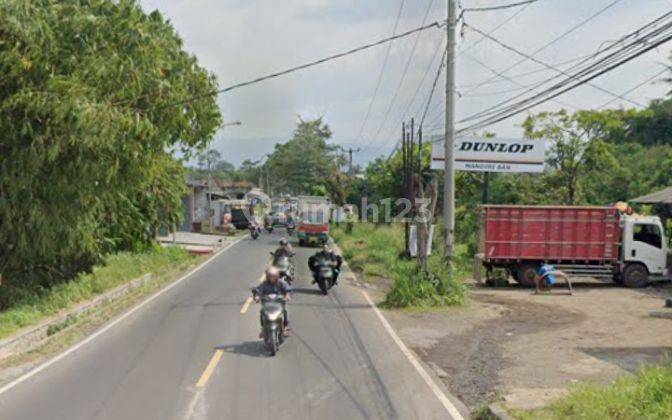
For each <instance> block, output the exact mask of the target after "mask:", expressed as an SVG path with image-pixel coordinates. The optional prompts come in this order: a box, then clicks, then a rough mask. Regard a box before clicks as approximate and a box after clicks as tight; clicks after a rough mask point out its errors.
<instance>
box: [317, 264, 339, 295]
mask: <svg viewBox="0 0 672 420" xmlns="http://www.w3.org/2000/svg"><path fill="white" fill-rule="evenodd" d="M315 270H316V271H317V286H318V287H319V288H320V290H321V291H322V294H323V295H326V294H328V293H329V289H331V288H332V287H334V277H335V274H336V273H335V272H334V263H333V262H331V261H329V260H327V259H326V258H320V259H319V260H318V261H317V264H316V265H315Z"/></svg>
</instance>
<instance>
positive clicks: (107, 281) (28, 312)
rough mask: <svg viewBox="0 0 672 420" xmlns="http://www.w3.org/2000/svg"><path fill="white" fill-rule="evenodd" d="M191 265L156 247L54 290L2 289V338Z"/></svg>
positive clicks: (108, 261)
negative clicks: (133, 283)
mask: <svg viewBox="0 0 672 420" xmlns="http://www.w3.org/2000/svg"><path fill="white" fill-rule="evenodd" d="M192 262H193V257H191V256H190V255H189V254H188V253H187V252H186V251H184V250H183V249H181V248H161V247H159V246H156V247H152V248H150V249H148V250H147V251H145V252H142V253H128V252H122V253H118V254H112V255H109V256H107V257H106V258H105V260H104V262H103V264H102V265H100V266H96V267H94V269H93V271H92V272H91V273H89V274H80V275H78V276H77V277H76V278H75V279H73V280H72V281H70V282H67V283H61V284H58V285H56V286H54V287H52V288H48V289H47V288H41V287H39V286H34V287H32V288H27V287H23V286H22V287H16V286H9V287H4V286H3V287H2V288H0V310H2V312H0V338H3V337H6V336H8V335H10V334H12V333H13V332H15V331H17V330H19V329H20V328H23V327H26V326H28V325H33V324H36V323H37V322H39V321H40V320H42V319H43V318H45V317H48V316H51V315H55V314H57V313H58V312H59V311H61V310H64V309H67V308H70V307H72V306H74V305H76V304H78V303H80V302H84V301H87V300H90V299H92V298H93V297H95V296H96V295H99V294H101V293H104V292H106V291H108V290H111V289H113V288H115V287H117V286H119V285H121V284H124V283H126V282H128V281H130V280H132V279H135V278H138V277H140V276H142V275H144V274H146V273H150V272H151V273H152V274H153V275H154V276H155V277H159V276H162V275H164V274H166V273H169V272H171V271H172V270H183V269H185V268H186V267H187V266H188V265H189V264H191V263H192Z"/></svg>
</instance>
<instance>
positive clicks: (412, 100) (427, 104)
mask: <svg viewBox="0 0 672 420" xmlns="http://www.w3.org/2000/svg"><path fill="white" fill-rule="evenodd" d="M532 3H534V2H533V1H531V2H526V4H524V5H522V6H523V7H522V8H520V9H518V10H517V11H516V12H515V13H513V14H511V16H509V17H507V18H506V19H504V20H503V21H502V22H500V23H499V24H497V26H495V27H494V28H492V29H491V30H490V31H489V32H488V34H493V33H495V32H496V31H498V30H499V29H500V28H502V27H503V26H505V25H506V24H508V23H509V22H511V21H512V20H513V19H515V18H516V17H517V16H518V15H520V14H521V13H523V12H524V11H525V10H526V9H527V8H528V7H529V6H531V5H532ZM485 39H486V38H485V37H483V36H481V37H480V38H479V39H478V40H477V41H474V42H473V43H471V44H469V45H468V46H467V47H466V48H464V49H462V50H461V51H460V52H458V54H457V56H458V57H459V56H460V55H461V54H463V53H464V52H466V51H469V50H471V49H473V48H475V47H476V46H478V45H479V44H480V43H481V42H483V41H484V40H485ZM440 45H441V44H440ZM444 50H445V48H444ZM437 53H438V50H436V51H435V52H434V57H433V58H432V61H431V62H430V63H429V65H428V66H427V68H426V69H425V73H424V75H423V77H422V81H421V82H420V84H419V85H418V89H416V91H415V93H414V94H413V98H412V99H411V101H410V102H409V104H408V106H407V107H406V110H405V111H404V113H403V114H402V118H405V117H406V116H407V115H408V111H409V109H410V107H411V106H412V104H413V103H414V102H415V98H416V96H417V94H418V92H419V90H420V87H421V86H422V84H423V83H424V80H425V78H426V77H427V73H428V72H429V69H430V68H431V65H432V63H433V62H434V59H435V58H436V56H437ZM444 56H445V54H444ZM442 62H443V59H442ZM439 73H440V70H439V71H438V72H437V76H438V74H439ZM435 85H436V81H435V82H434V86H432V90H431V91H430V99H429V101H427V102H426V106H425V109H424V110H423V117H422V120H423V121H424V119H425V118H426V114H427V110H428V107H429V106H430V105H431V99H432V98H431V96H432V95H433V92H434V90H435ZM420 106H421V108H420V109H418V110H417V111H416V112H414V113H413V115H416V114H417V113H418V112H419V111H420V110H421V109H422V104H420ZM416 116H417V115H416ZM439 116H440V115H439ZM392 133H393V132H392V131H390V132H389V133H388V135H387V137H390V136H391V135H392ZM398 145H399V144H398V143H397V145H396V146H395V147H394V148H393V150H392V153H391V154H390V158H391V156H392V155H393V154H394V152H395V151H396V150H397V147H398ZM388 159H389V158H388Z"/></svg>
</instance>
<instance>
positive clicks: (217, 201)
mask: <svg viewBox="0 0 672 420" xmlns="http://www.w3.org/2000/svg"><path fill="white" fill-rule="evenodd" d="M187 187H188V193H187V194H186V195H185V196H184V197H183V198H182V204H183V207H184V220H183V221H182V224H181V225H180V226H179V227H178V229H177V230H178V231H182V232H201V231H203V230H206V231H207V230H209V226H210V225H211V224H212V227H217V226H219V224H220V222H221V216H222V213H223V212H224V211H225V210H226V208H227V205H228V204H230V203H229V201H231V200H236V201H238V200H245V201H247V202H249V203H252V202H253V201H254V202H258V203H261V204H262V205H268V204H270V199H269V198H268V196H267V195H266V194H265V193H264V192H263V191H261V190H259V189H256V188H254V184H252V183H251V182H246V181H243V182H232V181H222V180H219V179H216V178H212V179H211V180H207V179H188V180H187Z"/></svg>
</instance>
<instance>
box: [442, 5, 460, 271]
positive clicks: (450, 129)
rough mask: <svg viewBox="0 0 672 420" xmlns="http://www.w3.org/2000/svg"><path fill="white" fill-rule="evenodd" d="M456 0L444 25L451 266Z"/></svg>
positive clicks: (446, 188) (445, 201)
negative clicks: (445, 39) (445, 40)
mask: <svg viewBox="0 0 672 420" xmlns="http://www.w3.org/2000/svg"><path fill="white" fill-rule="evenodd" d="M455 12H456V2H455V0H448V21H447V25H446V37H447V43H446V48H448V50H447V55H446V139H445V144H444V147H445V161H444V174H443V176H444V186H443V223H444V227H443V228H444V245H445V257H446V258H447V259H448V261H449V262H450V264H451V266H452V262H453V246H454V240H455V170H454V168H453V164H454V156H453V150H454V144H455V27H456V26H457V19H456V15H455Z"/></svg>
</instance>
